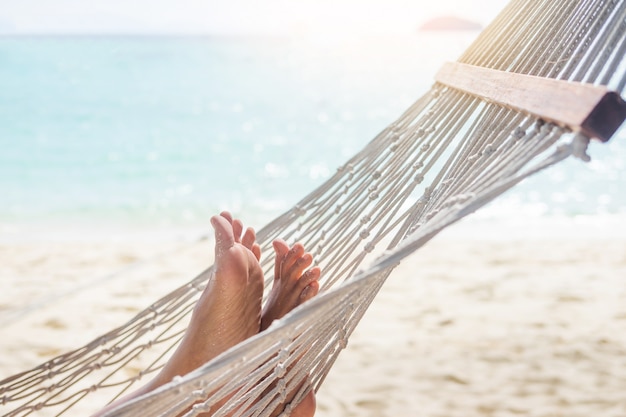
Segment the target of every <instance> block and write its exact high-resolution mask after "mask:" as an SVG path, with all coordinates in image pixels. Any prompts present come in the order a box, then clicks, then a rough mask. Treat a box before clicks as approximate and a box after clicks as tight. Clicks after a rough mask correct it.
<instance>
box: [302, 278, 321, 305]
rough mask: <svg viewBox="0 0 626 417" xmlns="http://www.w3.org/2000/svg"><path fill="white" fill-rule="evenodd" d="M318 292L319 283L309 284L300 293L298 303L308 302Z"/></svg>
mask: <svg viewBox="0 0 626 417" xmlns="http://www.w3.org/2000/svg"><path fill="white" fill-rule="evenodd" d="M319 291H320V283H319V281H313V282H311V283H310V284H309V285H307V286H306V287H305V288H304V290H302V292H301V293H300V302H301V303H303V302H305V301H308V300H310V299H311V298H313V297H315V296H316V295H317V293H319Z"/></svg>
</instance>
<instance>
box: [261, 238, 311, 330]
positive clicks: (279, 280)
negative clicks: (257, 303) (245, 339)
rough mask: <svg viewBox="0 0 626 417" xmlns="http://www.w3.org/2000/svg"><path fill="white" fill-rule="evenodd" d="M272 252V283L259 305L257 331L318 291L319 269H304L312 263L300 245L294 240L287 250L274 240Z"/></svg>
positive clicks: (286, 246) (283, 243)
mask: <svg viewBox="0 0 626 417" xmlns="http://www.w3.org/2000/svg"><path fill="white" fill-rule="evenodd" d="M274 251H275V252H276V261H275V263H274V283H273V285H272V290H271V291H270V294H269V297H268V299H267V302H266V303H265V306H264V307H263V314H262V315H261V331H263V330H265V329H267V328H268V327H269V326H270V324H271V323H272V322H273V321H274V320H276V319H279V318H281V317H283V316H284V315H285V314H287V313H289V312H290V311H291V310H293V309H294V308H295V307H297V306H299V305H300V304H302V303H303V302H305V301H307V300H309V299H311V298H313V297H314V296H315V295H317V293H318V292H319V282H318V280H319V278H320V269H319V267H313V268H311V269H309V270H308V271H306V272H304V271H305V269H307V268H308V267H309V266H310V265H311V263H313V256H311V254H310V253H308V252H305V250H304V246H302V245H301V244H300V243H296V244H295V245H293V247H292V248H291V249H290V248H289V245H287V243H286V242H285V241H284V240H282V239H276V240H275V241H274Z"/></svg>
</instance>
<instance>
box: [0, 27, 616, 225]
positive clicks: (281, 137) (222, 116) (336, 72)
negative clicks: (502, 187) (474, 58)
mask: <svg viewBox="0 0 626 417" xmlns="http://www.w3.org/2000/svg"><path fill="white" fill-rule="evenodd" d="M474 36H475V34H474V33H470V34H459V33H456V34H455V33H447V34H446V33H444V34H419V35H415V36H408V37H401V38H399V37H395V38H376V39H374V38H369V39H347V40H342V41H336V40H335V41H333V42H330V41H328V40H311V39H309V40H305V39H287V38H262V39H248V38H230V39H229V38H208V37H207V38H167V37H163V38H159V37H49V38H46V37H25V38H4V39H0V225H4V227H5V228H6V227H20V225H30V226H32V225H38V226H40V227H58V228H63V227H64V226H66V225H77V224H79V225H87V226H94V227H100V228H107V227H121V228H124V227H148V228H160V227H165V228H167V227H169V228H172V227H173V228H176V227H185V228H195V227H200V228H206V225H207V222H208V218H209V216H210V215H211V214H213V213H215V212H217V211H219V210H222V209H229V210H231V211H233V212H235V213H237V214H238V215H240V216H242V217H244V218H246V219H249V221H250V222H252V223H254V224H257V225H261V224H263V223H264V222H265V221H267V220H269V219H271V218H272V217H273V216H275V215H277V214H280V213H281V212H282V211H284V210H286V209H287V208H289V207H290V206H291V205H293V204H294V203H296V202H297V201H298V200H299V199H300V198H301V197H303V196H304V195H305V194H306V193H307V192H309V191H310V190H312V189H313V188H314V187H315V186H316V185H318V184H320V183H321V182H322V181H323V180H324V179H326V178H327V177H328V176H329V175H331V174H332V172H333V171H334V170H335V169H336V167H337V166H339V165H340V164H341V163H342V162H343V161H345V160H346V159H347V158H348V157H349V156H351V155H352V154H353V153H354V152H356V151H357V150H358V149H360V148H361V147H362V146H364V145H365V144H366V143H367V142H368V141H369V140H370V139H371V138H373V137H374V136H375V135H376V134H377V133H378V132H379V131H380V130H382V129H383V128H384V127H385V126H386V125H387V124H389V123H390V122H392V121H393V120H394V119H395V118H396V117H397V116H399V115H400V113H401V112H402V111H403V110H404V109H405V108H406V107H408V106H409V105H410V104H411V103H412V102H413V101H415V99H417V98H418V97H419V96H420V95H421V94H423V93H424V92H426V91H427V89H428V88H429V86H430V84H431V83H432V81H431V80H432V77H433V74H434V73H435V71H436V70H437V68H438V67H439V66H440V65H441V63H442V62H443V61H445V60H453V59H455V58H456V57H457V56H458V55H459V54H460V53H461V52H462V51H463V50H464V49H465V47H466V46H467V45H469V43H470V41H471V40H472V38H473V37H474ZM591 155H592V157H593V158H594V160H593V162H592V163H590V164H583V163H582V162H579V161H574V160H572V161H567V162H566V163H564V164H561V165H560V166H557V167H555V168H553V169H551V170H550V171H548V172H546V173H543V174H542V175H540V176H537V177H536V178H533V179H532V180H530V181H528V182H527V183H525V184H522V185H521V186H519V187H517V188H516V189H515V190H514V191H512V192H510V193H509V194H507V195H505V196H503V197H502V198H501V199H500V200H499V201H498V202H497V203H495V204H493V205H492V206H491V207H489V208H487V210H485V212H484V213H486V214H485V215H487V216H494V217H507V216H511V215H518V214H519V213H524V214H526V215H533V216H551V215H564V216H576V215H581V214H582V215H598V216H604V215H612V214H626V171H625V170H624V167H625V164H626V130H625V129H622V131H621V132H620V133H619V135H618V137H616V138H614V139H613V140H612V142H611V143H609V144H608V145H600V144H594V146H592V148H591Z"/></svg>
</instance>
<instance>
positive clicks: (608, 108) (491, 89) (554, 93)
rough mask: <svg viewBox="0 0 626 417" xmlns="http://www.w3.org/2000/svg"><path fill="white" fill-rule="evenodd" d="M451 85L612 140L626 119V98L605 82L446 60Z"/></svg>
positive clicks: (442, 79) (444, 75)
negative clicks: (510, 70) (583, 81)
mask: <svg viewBox="0 0 626 417" xmlns="http://www.w3.org/2000/svg"><path fill="white" fill-rule="evenodd" d="M435 79H436V80H437V82H439V83H442V84H445V85H447V86H449V87H452V88H455V89H458V90H461V91H464V92H466V93H469V94H472V95H474V96H477V97H480V98H481V99H483V100H486V101H489V102H495V103H498V104H501V105H504V106H506V107H510V108H513V109H516V110H519V111H521V112H524V113H528V114H531V115H534V116H537V117H540V118H541V119H544V120H546V121H548V122H552V123H555V124H557V125H559V126H565V127H568V128H570V129H572V130H574V131H581V132H583V133H584V134H586V135H587V136H589V137H593V138H598V139H600V140H602V141H607V140H609V139H610V138H611V136H612V135H613V134H614V133H615V131H616V130H617V129H618V128H619V127H620V125H621V124H622V122H623V121H624V119H626V102H624V100H622V98H621V97H620V95H619V94H617V93H615V92H613V91H610V90H608V89H607V88H606V87H604V86H597V85H592V84H584V83H576V82H570V81H562V80H555V79H552V78H543V77H536V76H532V75H524V74H516V73H511V72H505V71H498V70H493V69H489V68H482V67H477V66H473V65H468V64H462V63H458V62H454V63H453V62H447V63H445V64H444V65H443V67H442V68H441V69H440V70H439V72H438V73H437V75H436V76H435Z"/></svg>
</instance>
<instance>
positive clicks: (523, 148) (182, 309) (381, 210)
mask: <svg viewBox="0 0 626 417" xmlns="http://www.w3.org/2000/svg"><path fill="white" fill-rule="evenodd" d="M625 56H626V1H623V0H619V1H599V0H569V1H564V0H538V1H533V2H528V1H525V0H513V1H512V2H511V3H510V4H509V5H508V6H507V7H506V8H505V9H504V10H503V11H502V12H501V14H500V15H499V16H498V18H497V19H496V20H495V21H494V22H493V23H492V24H491V25H490V26H489V27H487V28H486V29H485V30H484V31H483V32H482V33H481V35H480V36H479V37H478V38H477V40H476V41H475V42H474V43H473V44H472V46H471V47H470V48H469V49H468V50H467V51H466V52H465V53H464V54H463V55H462V56H461V57H460V59H459V60H458V62H457V63H450V64H446V65H444V66H443V67H442V69H441V71H440V72H439V73H438V74H437V77H436V79H437V82H436V83H435V84H434V85H433V86H432V88H431V89H430V91H428V92H427V93H426V94H425V95H424V96H423V97H421V98H420V99H419V100H417V102H416V103H415V104H413V105H412V106H411V107H410V108H409V109H408V110H407V111H406V112H405V113H404V114H403V115H402V116H401V117H400V118H399V119H398V120H396V121H395V122H393V123H392V124H391V125H389V127H387V128H386V129H384V130H383V131H382V132H381V133H380V134H379V135H378V136H377V137H376V138H374V139H373V140H372V141H371V142H370V143H369V144H368V145H367V146H366V147H365V148H364V149H363V150H361V151H360V152H359V153H357V154H356V155H355V156H354V157H352V158H351V159H350V160H349V161H348V162H347V163H346V164H345V165H343V166H342V167H340V168H339V169H338V171H337V172H336V173H335V174H334V176H333V177H332V178H330V179H329V180H328V181H326V182H325V183H324V184H323V185H321V186H320V187H319V188H318V189H316V190H314V191H313V192H312V193H311V194H309V195H308V196H306V197H305V198H304V199H303V200H301V201H300V202H299V203H298V204H297V205H296V206H295V207H293V208H292V209H291V210H289V211H288V212H286V213H284V214H283V215H281V216H280V217H278V218H277V219H275V220H274V221H272V222H271V223H269V224H268V225H267V226H265V227H264V228H263V229H261V230H260V231H259V232H258V233H257V238H258V242H259V243H260V245H261V247H262V250H263V251H264V252H269V251H271V242H272V241H273V240H274V239H275V238H278V237H281V238H283V239H285V240H287V241H288V242H289V243H293V242H295V241H300V242H302V243H303V244H304V246H305V247H306V248H307V250H309V251H311V252H312V254H313V255H314V258H315V259H316V262H317V264H318V265H319V266H320V267H321V269H322V271H323V279H322V281H321V282H320V284H321V291H320V294H319V295H318V296H317V297H314V298H313V299H312V300H310V301H309V302H307V303H305V304H303V305H301V306H299V307H298V308H296V309H294V310H293V311H292V312H291V313H289V314H288V315H287V316H285V317H284V318H283V319H281V320H278V321H276V322H274V323H273V324H272V325H271V326H270V328H269V329H268V330H266V331H264V332H262V333H260V334H258V335H256V336H254V337H252V338H250V339H248V340H246V341H244V342H243V343H241V344H239V345H237V346H235V347H233V348H231V349H230V350H228V351H227V352H224V353H223V354H222V355H220V356H218V357H217V358H215V359H213V360H211V361H210V362H208V363H206V364H205V365H203V366H202V367H200V368H198V369H196V370H195V371H193V372H191V373H190V374H188V375H185V376H181V377H177V378H175V380H174V381H172V382H171V383H169V384H167V385H164V386H162V387H160V388H159V389H157V390H155V391H153V392H151V393H148V394H146V395H144V396H142V397H140V398H137V399H135V400H133V401H131V402H129V403H127V404H124V405H123V406H121V407H118V408H117V409H115V410H112V411H110V412H109V413H108V414H107V416H175V415H178V414H180V413H182V412H183V411H184V410H188V411H187V412H186V413H185V414H184V415H185V416H195V415H197V414H199V413H202V412H206V411H208V410H209V409H211V411H212V412H214V415H216V416H218V415H219V416H223V415H229V416H268V415H270V414H271V413H272V412H273V410H274V409H275V408H276V407H277V406H278V405H279V404H282V403H284V402H285V400H287V399H288V393H291V392H294V391H296V392H297V394H296V395H295V397H294V398H293V401H292V402H291V404H292V405H293V404H297V403H298V402H299V401H300V400H301V399H302V398H304V396H305V395H306V394H307V393H308V392H309V391H310V390H317V389H318V388H319V387H320V386H321V384H322V383H323V382H324V378H325V376H326V375H327V374H328V372H329V370H330V369H331V367H332V365H333V363H334V362H335V360H336V359H337V356H338V355H339V354H340V352H341V350H342V349H343V348H345V347H346V345H347V343H348V339H349V337H350V334H351V333H352V331H353V330H354V328H355V326H356V325H357V323H358V322H359V320H360V319H361V317H362V316H363V314H364V312H365V311H366V309H367V308H368V306H369V305H370V303H371V302H372V300H373V299H374V297H375V296H376V294H377V292H378V290H379V289H380V288H381V286H382V285H383V284H384V282H385V280H386V279H387V277H388V276H389V275H390V273H391V272H392V270H393V268H394V267H395V266H396V265H397V264H398V263H399V262H400V261H401V260H402V259H403V258H404V257H406V256H408V255H409V254H411V253H413V252H414V251H415V250H417V249H418V248H420V247H421V246H422V245H424V244H425V243H426V242H427V241H428V240H430V239H431V238H432V237H433V236H435V235H436V234H437V233H438V232H439V231H441V230H442V229H443V228H445V227H447V226H449V225H451V224H453V223H454V222H456V221H458V220H459V219H461V218H463V217H464V216H466V215H468V214H470V213H472V212H474V211H475V210H477V209H478V208H480V207H481V206H483V205H485V204H487V203H488V202H490V201H491V200H493V199H494V198H496V197H497V196H498V195H500V194H501V193H503V192H505V191H506V190H508V189H509V188H511V187H513V186H514V185H515V184H517V183H519V182H520V181H522V180H523V179H524V178H526V177H528V176H529V175H532V174H534V173H536V172H538V171H541V170H543V169H545V168H547V167H549V166H551V165H553V164H555V163H558V162H559V161H562V160H564V159H566V158H568V157H570V156H572V155H574V156H578V157H580V158H581V159H585V160H586V159H588V157H587V155H586V147H587V143H588V142H589V139H590V138H593V137H595V138H598V139H600V140H603V141H606V140H608V139H609V138H610V137H611V135H612V134H613V133H614V132H615V131H616V130H617V129H618V128H619V126H620V125H621V123H622V121H623V120H624V117H626V107H625V104H624V102H623V101H622V99H621V97H620V94H621V95H624V93H625V85H626V59H625ZM503 86H504V87H506V88H504V87H503ZM272 264H273V259H265V260H264V261H263V263H262V265H261V266H262V268H263V270H264V272H265V276H266V277H268V279H267V282H266V296H267V292H268V291H269V286H270V285H271V281H272V278H271V276H272V266H273V265H272ZM209 276H210V269H209V270H207V271H205V272H204V273H202V274H201V275H200V276H198V277H197V278H195V279H193V280H192V281H191V282H190V283H189V284H187V285H185V286H183V287H181V288H179V289H177V290H176V291H174V292H172V293H171V294H168V295H166V296H165V297H163V298H162V299H160V300H158V301H157V302H155V303H154V304H152V305H151V306H150V307H148V308H147V309H146V310H144V311H143V312H141V313H139V314H138V315H137V316H136V317H135V318H133V319H132V320H131V321H129V322H128V323H126V324H125V325H123V326H122V327H120V328H117V329H114V330H112V331H110V332H109V333H107V334H105V335H103V336H101V337H99V338H97V339H96V340H94V341H93V342H91V343H89V344H88V345H86V346H84V347H82V348H80V349H77V350H75V351H73V352H69V353H67V354H64V355H61V356H59V357H56V358H54V359H52V360H49V361H47V362H45V363H44V364H42V365H40V366H37V367H36V368H34V369H32V370H29V371H26V372H23V373H20V374H18V375H15V376H12V377H9V378H7V379H5V380H3V381H1V382H0V404H1V406H2V408H1V411H2V413H3V415H6V416H26V415H30V414H34V413H36V414H37V415H70V414H76V410H77V409H78V407H79V406H80V404H85V403H87V404H89V406H90V407H93V409H92V410H91V411H95V409H96V408H97V407H98V405H97V404H96V403H94V401H93V398H94V395H97V394H94V393H104V394H106V395H107V397H108V399H109V400H110V399H112V398H117V397H118V396H120V395H121V394H122V393H124V392H129V391H132V390H134V389H135V388H136V387H138V386H140V385H142V384H143V383H144V382H145V381H146V380H147V379H149V378H150V377H151V376H152V375H153V374H154V373H155V372H157V371H158V370H159V369H160V368H161V367H162V366H163V364H164V363H165V361H166V359H167V358H168V357H169V356H170V354H171V353H172V351H173V349H174V348H175V347H176V346H177V344H178V343H179V341H180V339H181V336H182V334H183V332H184V330H185V326H186V324H187V322H188V320H189V316H190V313H191V311H192V309H193V306H194V304H195V303H196V301H197V299H198V298H199V295H200V294H201V292H202V290H203V289H204V287H205V285H206V282H207V279H208V278H209ZM137 369H140V371H137ZM303 382H305V383H303ZM217 404H219V406H216V405H217ZM102 405H104V404H100V406H102ZM292 405H287V406H286V408H285V410H284V415H289V413H290V410H291V407H292ZM79 414H81V413H79ZM83 414H84V413H83Z"/></svg>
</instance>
